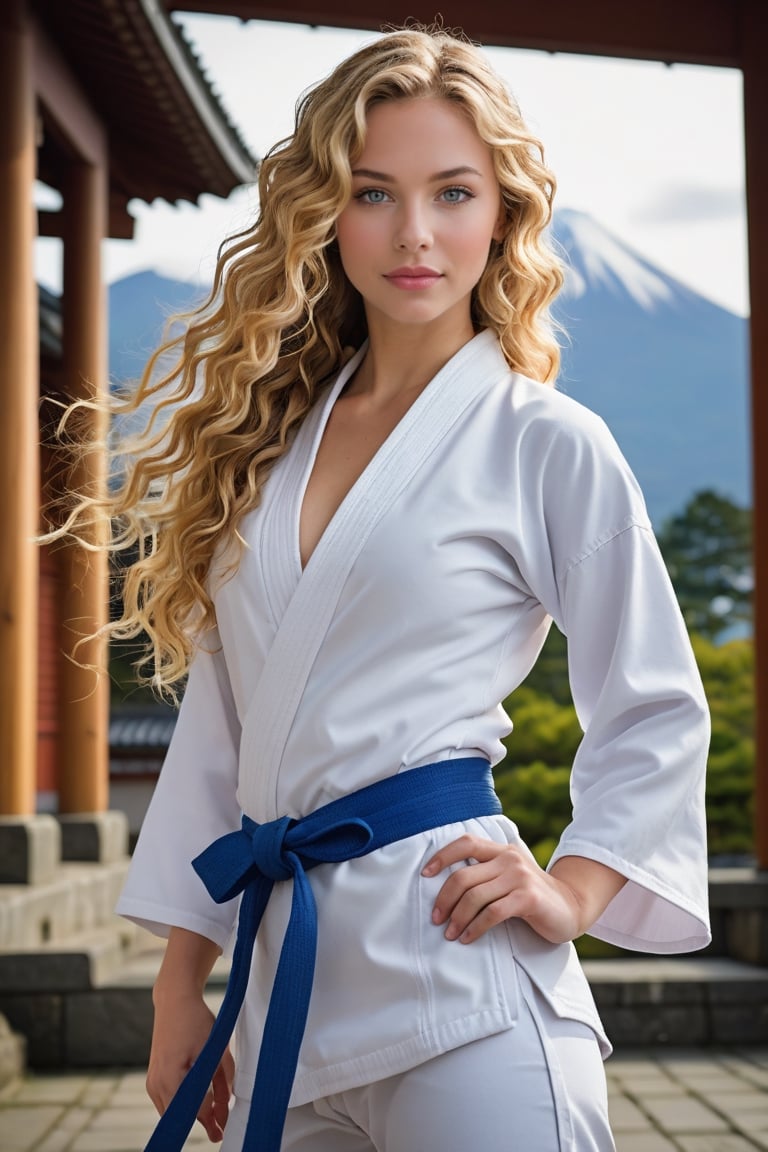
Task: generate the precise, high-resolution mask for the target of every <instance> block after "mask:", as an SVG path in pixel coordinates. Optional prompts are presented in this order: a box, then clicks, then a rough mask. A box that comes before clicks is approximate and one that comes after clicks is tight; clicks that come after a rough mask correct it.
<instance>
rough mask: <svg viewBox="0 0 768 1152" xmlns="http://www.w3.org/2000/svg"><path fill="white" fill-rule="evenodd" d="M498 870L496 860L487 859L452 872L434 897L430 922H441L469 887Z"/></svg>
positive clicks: (483, 882)
mask: <svg viewBox="0 0 768 1152" xmlns="http://www.w3.org/2000/svg"><path fill="white" fill-rule="evenodd" d="M498 871H499V865H498V862H497V860H489V861H487V863H485V864H468V865H467V866H466V867H465V868H459V869H457V870H456V871H455V872H452V873H451V875H450V876H449V877H448V879H447V880H446V881H445V883H444V884H443V886H442V888H441V889H440V891H439V892H438V894H437V896H436V897H435V904H434V908H433V910H432V923H433V924H442V922H443V921H444V920H447V919H448V917H449V916H450V915H451V913H452V911H453V909H454V907H455V906H456V904H458V902H459V900H461V898H462V896H463V895H464V893H465V892H466V891H467V890H468V889H469V888H472V887H475V886H476V885H478V884H485V883H487V882H488V881H489V880H492V879H493V878H494V877H495V876H497V875H498Z"/></svg>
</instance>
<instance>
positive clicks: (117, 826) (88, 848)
mask: <svg viewBox="0 0 768 1152" xmlns="http://www.w3.org/2000/svg"><path fill="white" fill-rule="evenodd" d="M58 820H59V824H60V826H61V858H62V860H89V861H98V862H99V863H102V864H109V863H113V862H114V861H117V860H120V859H122V858H123V857H124V856H126V855H127V853H128V819H127V817H126V815H125V813H124V812H117V811H111V812H75V813H66V814H63V815H60V816H59V817H58Z"/></svg>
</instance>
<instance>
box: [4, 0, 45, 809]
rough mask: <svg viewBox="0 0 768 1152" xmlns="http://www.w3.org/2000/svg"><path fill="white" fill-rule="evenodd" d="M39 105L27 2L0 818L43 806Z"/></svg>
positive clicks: (11, 114)
mask: <svg viewBox="0 0 768 1152" xmlns="http://www.w3.org/2000/svg"><path fill="white" fill-rule="evenodd" d="M34 178H35V104H34V84H33V78H32V44H31V32H30V29H29V25H28V23H27V20H26V5H25V3H24V0H7V2H6V3H5V4H3V5H2V6H1V7H0V252H2V259H0V301H2V306H0V395H2V409H1V410H2V418H0V494H1V498H0V815H2V816H28V815H31V814H32V813H34V811H35V803H36V787H35V778H36V765H35V749H36V744H37V695H36V684H37V583H38V575H37V573H38V556H37V546H36V545H35V544H34V542H33V538H34V536H35V535H36V533H37V532H38V529H39V526H38V510H39V468H38V447H37V446H38V439H39V437H38V420H37V405H38V396H39V377H38V372H39V366H38V332H37V299H36V294H35V280H34V270H33V244H34V239H35V220H34V209H33V196H32V193H33V183H34Z"/></svg>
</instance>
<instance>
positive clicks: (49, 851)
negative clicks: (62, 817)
mask: <svg viewBox="0 0 768 1152" xmlns="http://www.w3.org/2000/svg"><path fill="white" fill-rule="evenodd" d="M60 860H61V832H60V829H59V825H58V823H57V821H56V820H55V819H54V818H53V816H45V815H38V816H0V884H49V883H50V882H51V881H52V880H53V878H54V876H55V874H56V869H57V867H58V865H59V862H60Z"/></svg>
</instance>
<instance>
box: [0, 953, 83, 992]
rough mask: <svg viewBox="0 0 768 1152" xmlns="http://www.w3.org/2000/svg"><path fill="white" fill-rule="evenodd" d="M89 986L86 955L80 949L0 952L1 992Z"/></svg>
mask: <svg viewBox="0 0 768 1152" xmlns="http://www.w3.org/2000/svg"><path fill="white" fill-rule="evenodd" d="M90 986H91V966H90V957H89V956H88V954H87V953H84V952H47V951H46V952H44V951H39V952H11V953H6V954H5V955H3V954H0V988H2V989H3V991H4V992H6V993H10V992H66V991H69V990H70V989H74V990H80V989H83V988H90Z"/></svg>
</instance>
